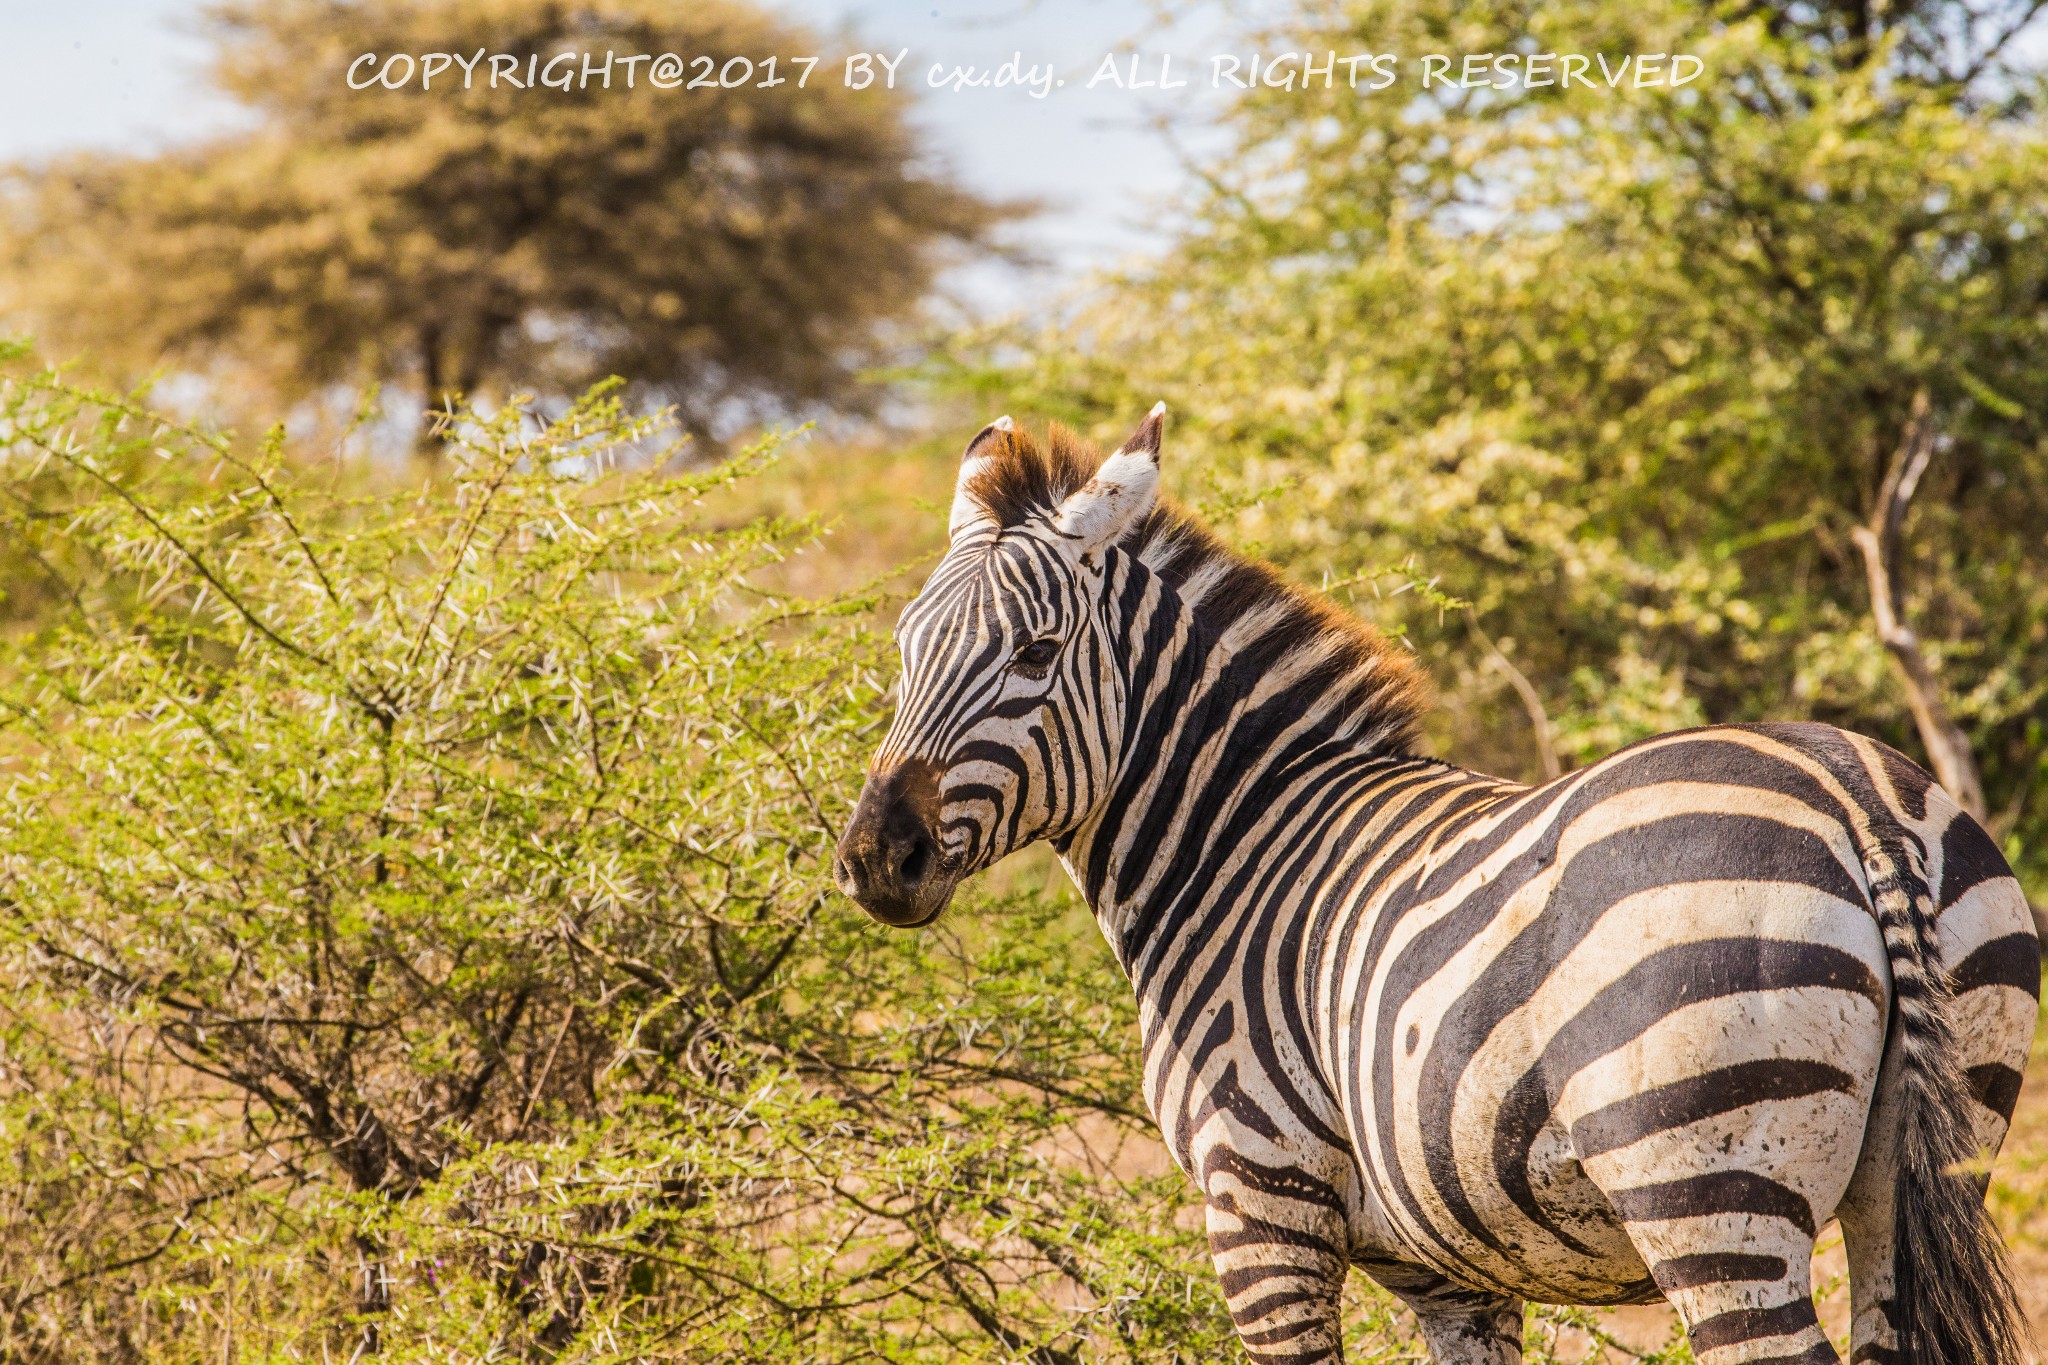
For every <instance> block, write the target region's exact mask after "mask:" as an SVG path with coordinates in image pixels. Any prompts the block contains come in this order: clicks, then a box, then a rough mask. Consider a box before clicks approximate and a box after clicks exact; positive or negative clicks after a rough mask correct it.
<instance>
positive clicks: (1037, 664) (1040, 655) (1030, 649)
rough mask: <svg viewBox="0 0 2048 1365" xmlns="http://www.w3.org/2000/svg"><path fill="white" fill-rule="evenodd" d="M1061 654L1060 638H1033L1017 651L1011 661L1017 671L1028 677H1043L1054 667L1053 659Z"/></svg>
mask: <svg viewBox="0 0 2048 1365" xmlns="http://www.w3.org/2000/svg"><path fill="white" fill-rule="evenodd" d="M1059 656H1060V642H1059V641H1058V640H1033V641H1032V642H1031V643H1030V644H1028V645H1026V646H1024V648H1022V649H1020V650H1018V651H1017V657H1016V658H1015V659H1013V660H1012V661H1011V662H1012V663H1013V664H1014V665H1015V667H1016V669H1017V671H1018V672H1019V673H1022V674H1023V675H1024V676H1025V677H1027V678H1042V677H1044V676H1045V674H1046V670H1048V669H1050V668H1051V667H1052V661H1053V660H1054V659H1057V658H1059Z"/></svg>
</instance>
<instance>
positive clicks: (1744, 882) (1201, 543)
mask: <svg viewBox="0 0 2048 1365" xmlns="http://www.w3.org/2000/svg"><path fill="white" fill-rule="evenodd" d="M1159 422H1160V410H1158V409H1155V410H1154V413H1153V415H1152V416H1151V417H1150V418H1148V419H1147V422H1146V423H1145V425H1143V426H1141V427H1140V429H1139V432H1138V433H1137V434H1136V435H1135V436H1134V437H1133V438H1132V439H1131V440H1130V441H1127V442H1126V443H1125V446H1124V447H1123V449H1121V450H1120V451H1119V452H1118V453H1117V454H1115V455H1113V456H1112V457H1111V458H1110V459H1109V460H1108V461H1107V462H1104V463H1102V464H1101V466H1100V467H1099V468H1096V467H1095V465H1094V463H1093V461H1092V458H1090V457H1088V456H1087V455H1086V453H1085V451H1082V450H1080V449H1079V448H1078V447H1076V446H1075V445H1074V444H1073V443H1071V441H1068V440H1066V439H1065V438H1061V437H1056V438H1055V443H1054V447H1053V448H1052V449H1051V450H1050V451H1040V450H1039V449H1038V448H1037V447H1036V446H1035V445H1033V444H1032V443H1031V442H1029V441H1028V440H1026V439H1025V438H1024V437H1023V436H1022V434H1021V433H1018V432H1016V431H1015V430H1014V429H1012V428H1010V427H1009V426H1008V425H1007V424H998V425H996V426H992V427H991V428H989V429H987V430H985V431H984V432H983V433H982V434H981V435H980V436H978V437H977V438H976V441H975V443H974V444H973V445H971V446H970V448H969V452H968V458H967V461H966V462H965V467H964V469H963V476H962V480H961V490H960V493H959V497H958V499H957V500H956V503H955V510H954V519H953V530H954V538H953V544H952V546H951V549H950V552H949V553H948V555H947V556H946V559H945V561H944V562H943V563H942V564H941V565H940V567H939V569H938V571H937V572H936V573H935V574H934V575H933V577H932V579H931V581H930V583H928V584H927V585H926V587H925V589H924V591H923V592H922V593H921V594H920V596H919V598H918V599H917V601H916V602H915V603H914V604H913V605H912V606H911V607H910V609H909V610H908V611H907V612H906V613H905V616H904V620H903V623H902V625H901V627H900V631H899V634H900V639H901V643H902V649H903V657H904V665H905V673H904V681H903V689H902V699H901V704H900V707H899V714H898V717H897V720H896V723H895V726H894V728H893V729H892V730H891V732H890V734H889V736H888V738H887V740H886V741H885V742H884V744H883V746H882V748H881V750H880V752H879V753H878V754H877V756H876V759H875V762H874V765H873V767H872V768H871V776H870V780H869V787H868V790H867V791H866V792H864V794H863V797H862V802H861V805H860V807H859V808H858V809H857V811H856V815H855V818H854V821H853V822H852V825H851V826H850V827H849V830H848V833H847V836H846V840H845V842H844V843H843V844H842V849H841V854H842V865H841V878H842V884H843V885H845V886H846V887H847V888H848V890H849V891H850V892H852V893H853V894H855V895H856V896H857V897H859V898H860V899H861V900H862V901H863V903H864V904H867V905H869V906H870V908H871V909H873V910H874V912H875V913H876V914H877V915H878V916H880V917H882V918H885V919H887V920H888V921H889V922H891V923H912V922H919V923H921V922H925V921H926V920H928V919H929V918H931V917H932V916H934V915H936V914H937V913H938V912H939V910H942V909H943V908H944V905H945V903H946V901H947V899H949V898H950V895H951V892H952V888H953V886H954V885H956V884H957V882H958V881H959V880H960V879H961V878H962V877H964V876H966V875H968V874H970V873H971V872H973V871H975V870H978V869H980V868H983V867H986V866H988V865H989V864H990V863H992V862H994V861H995V860H997V859H998V858H1000V857H1002V856H1003V855H1004V854H1006V853H1008V852H1010V851H1012V850H1014V849H1016V848H1018V847H1020V846H1022V845H1023V844H1025V843H1028V842H1031V841H1033V840H1036V839H1048V840H1050V841H1052V843H1053V844H1054V846H1055V847H1056V848H1057V849H1058V850H1059V851H1060V853H1061V855H1062V857H1063V858H1064V859H1065V861H1066V864H1067V866H1068V868H1069V869H1070V870H1071V871H1072V873H1073V875H1074V877H1075V880H1076V881H1077V883H1078V884H1079V885H1080V887H1081V888H1082V890H1083V892H1084V893H1085V895H1086V896H1087V899H1088V902H1089V904H1090V905H1091V906H1092V907H1093V908H1094V909H1095V911H1096V914H1097V916H1098V918H1099V919H1100V921H1101V924H1102V927H1103V931H1104V933H1105V934H1106V935H1107V937H1108V940H1109V942H1110V945H1111V947H1112V948H1113V949H1114V950H1115V952H1116V954H1117V956H1118V958H1119V960H1120V961H1121V962H1122V963H1123V965H1124V967H1125V969H1126V970H1127V971H1128V972H1129V974H1130V977H1131V980H1132V983H1133V985H1134V987H1135V988H1136V990H1137V993H1138V998H1139V1003H1140V1027H1141V1033H1142V1037H1143V1042H1144V1048H1145V1076H1146V1088H1147V1094H1148V1098H1149V1100H1150V1102H1151V1106H1152V1109H1153V1112H1154V1114H1155V1115H1156V1116H1157V1118H1158V1120H1159V1123H1160V1126H1161V1129H1162V1131H1163V1132H1164V1134H1165V1137H1166V1139H1167V1142H1168V1144H1169V1145H1170V1147H1171V1148H1172V1151H1173V1153H1174V1156H1175V1157H1176V1159H1177V1160H1178V1161H1179V1162H1180V1164H1181V1165H1182V1166H1183V1168H1185V1169H1186V1170H1187V1171H1188V1173H1189V1174H1190V1176H1191V1177H1192V1178H1193V1179H1194V1181H1195V1183H1196V1184H1197V1185H1198V1186H1199V1187H1200V1189H1201V1191H1202V1194H1203V1196H1204V1198H1205V1200H1206V1203H1207V1209H1208V1228H1209V1237H1210V1243H1211V1247H1212V1250H1213V1252H1214V1255H1215V1260H1216V1266H1217V1270H1218V1274H1219V1276H1220V1277H1221V1281H1222V1285H1223V1289H1224V1292H1225V1294H1226V1295H1227V1297H1228V1300H1229V1304H1230V1308H1231V1312H1232V1314H1233V1316H1234V1317H1235V1319H1236V1321H1237V1324H1238V1327H1239V1329H1240V1332H1241V1334H1242V1336H1243V1340H1244V1343H1245V1345H1246V1347H1247V1349H1248V1350H1250V1351H1251V1352H1252V1354H1253V1355H1254V1356H1256V1357H1258V1358H1260V1359H1262V1360H1274V1361H1281V1360H1287V1361H1319V1360H1332V1359H1335V1358H1337V1356H1338V1355H1339V1353H1340V1349H1341V1348H1340V1343H1339V1323H1338V1319H1337V1302H1338V1293H1339V1289H1340V1287H1341V1284H1342V1281H1343V1278H1344V1276H1345V1274H1346V1273H1347V1272H1348V1270H1349V1269H1351V1268H1353V1267H1357V1268H1359V1269H1362V1270H1363V1271H1364V1272H1365V1273H1367V1274H1369V1275H1371V1276H1372V1277H1373V1278H1374V1279H1375V1280H1377V1281H1378V1282H1379V1283H1381V1284H1382V1285H1384V1286H1385V1287H1386V1288H1388V1289H1389V1290H1391V1291H1392V1292H1394V1293H1396V1294H1398V1295H1400V1296H1401V1297H1402V1298H1403V1299H1404V1300H1406V1301H1407V1302H1408V1303H1409V1304H1410V1305H1411V1306H1413V1307H1414V1309H1415V1310H1416V1312H1417V1313H1418V1315H1419V1317H1420V1321H1421V1323H1422V1326H1423V1328H1424V1331H1425V1332H1426V1334H1427V1336H1428V1339H1429V1342H1430V1347H1431V1351H1432V1353H1433V1355H1434V1357H1435V1358H1436V1360H1437V1361H1439V1362H1440V1363H1448V1362H1466V1361H1472V1362H1479V1361H1486V1362H1508V1361H1513V1360H1515V1359H1517V1358H1519V1354H1520V1341H1521V1311H1520V1310H1521V1305H1522V1302H1523V1301H1524V1300H1528V1299H1537V1300H1542V1301H1548V1302H1566V1303H1591V1304H1614V1303H1631V1302H1643V1301H1648V1300H1653V1299H1655V1298H1658V1297H1664V1298H1668V1299H1669V1300H1670V1301H1671V1302H1672V1303H1673V1304H1674V1305H1675V1306H1676V1307H1677V1309H1678V1310H1679V1312H1680V1314H1681V1315H1682V1316H1683V1317H1684V1319H1685V1322H1686V1324H1687V1327H1688V1330H1689V1332H1690V1335H1691V1339H1692V1344H1693V1349H1694V1351H1695V1353H1696V1354H1697V1355H1698V1356H1699V1358H1700V1359H1701V1360H1702V1361H1703V1362H1706V1365H1734V1363H1735V1362H1747V1361H1815V1362H1818V1361H1828V1360H1832V1359H1834V1358H1835V1354H1834V1350H1833V1347H1832V1346H1831V1345H1830V1344H1829V1343H1828V1341H1827V1339H1826V1337H1825V1335H1824V1334H1823V1332H1822V1331H1821V1328H1820V1326H1819V1324H1818V1322H1817V1320H1816V1318H1815V1314H1814V1310H1813V1306H1812V1302H1811V1286H1810V1284H1809V1271H1808V1266H1809V1258H1810V1256H1811V1253H1812V1249H1813V1244H1814V1240H1815V1236H1816V1234H1817V1232H1818V1230H1819V1228H1820V1227H1821V1225H1822V1224H1824V1223H1825V1222H1827V1221H1828V1220H1829V1219H1830V1218H1839V1219H1840V1220H1841V1223H1842V1226H1843V1228H1844V1231H1845V1234H1846V1240H1847V1244H1848V1251H1849V1258H1850V1267H1851V1283H1852V1292H1853V1297H1854V1314H1855V1331H1854V1343H1853V1359H1854V1360H1856V1361H1859V1362H1861V1361H1866V1360H1868V1361H1876V1362H1880V1363H1881V1365H1883V1363H1886V1362H1893V1361H1905V1360H1911V1361H1925V1362H1940V1363H1941V1365H1948V1363H1949V1362H1957V1363H1958V1365H1959V1363H1960V1362H1962V1361H1966V1360H2001V1361H2002V1360H2008V1359H2016V1358H2017V1354H2016V1349H2017V1348H2016V1344H2015V1339H2014V1336H2013V1332H2014V1330H2015V1329H2014V1328H2013V1326H2012V1302H2011V1292H2010V1289H2009V1287H2007V1284H2006V1280H2005V1277H2004V1271H2003V1268H2002V1262H2001V1259H2000V1253H1999V1250H1998V1247H1997V1244H1996V1241H1995V1239H1994V1238H1993V1237H1992V1235H1991V1234H1990V1232H1989V1229H1988V1223H1987V1221H1986V1219H1985V1217H1984V1214H1983V1212H1982V1207H1981V1196H1982V1188H1981V1182H1978V1181H1974V1180H1973V1179H1972V1178H1971V1177H1969V1176H1968V1175H1965V1174H1957V1173H1956V1172H1955V1171H1954V1170H1953V1169H1952V1168H1953V1167H1954V1166H1955V1165H1956V1164H1957V1163H1959V1162H1966V1161H1968V1160H1969V1159H1970V1158H1972V1157H1974V1156H1977V1155H1978V1154H1979V1153H1982V1152H1995V1151H1996V1149H1997V1146H1998V1144H1999V1142H2000V1141H2001V1140H2002V1139H2003V1137H2004V1133H2005V1127H2006V1124H2007V1122H2008V1120H2009V1118H2010V1116H2011V1112H2012V1107H2013V1103H2014V1101H2015V1099H2016V1096H2017V1093H2018V1086H2019V1077H2020V1070H2021V1068H2022V1067H2023V1065H2024V1062H2025V1059H2026V1056H2027V1051H2028V1045H2029V1042H2030V1040H2031V1037H2032V1033H2033V1025H2034V1017H2035V995H2036V993H2037V989H2038V982H2039V967H2038V961H2039V959H2038V950H2037V945H2036V942H2035V938H2034V933H2033V928H2032V922H2031V918H2030V916H2029V913H2028V910H2027V906H2026V902H2025V900H2024V898H2023V897H2022V896H2021V894H2020V892H2019V889H2018V886H2017V884H2016V883H2015V882H2014V881H2013V879H2012V876H2011V873H2010V871H2009V869H2008V868H2007V867H2006V864H2005V862H2004V860H2003V858H2002V857H2001V856H2000V854H1999V852H1998V850H1997V849H1996V847H1995V846H1994V845H1993V844H1992V842H1991V841H1990V839H1989V837H1988V836H1987V835H1986V834H1985V833H1984V831H1983V830H1982V829H1980V828H1979V827H1978V826H1977V825H1976V824H1975V823H1974V822H1973V821H1971V820H1970V819H1969V818H1968V817H1967V816H1966V815H1964V814H1963V813H1962V812H1961V811H1960V810H1959V809H1958V808H1957V806H1956V805H1955V803H1954V802H1953V801H1952V800H1950V799H1949V798H1948V796H1947V795H1946V794H1945V793H1944V792H1942V790H1941V789H1940V788H1939V787H1937V786H1935V785H1934V784H1933V782H1932V781H1931V779H1929V778H1928V777H1927V775H1926V774H1925V773H1923V772H1922V771H1921V770H1920V769H1918V768H1916V767H1914V766H1913V765H1912V764H1910V763H1909V762H1907V761H1906V760H1905V759H1903V758H1902V757H1900V756H1899V755H1898V754H1896V753H1894V752H1892V751H1891V750H1889V749H1886V748H1884V747H1883V746H1882V745H1879V744H1877V743H1875V742H1873V741H1870V740H1867V739H1862V738H1859V737H1856V736H1853V735H1849V734H1845V733H1843V732H1841V731H1838V730H1834V729H1831V728H1828V727H1825V726H1819V725H1755V726H1726V727H1715V728H1711V729H1706V730H1698V731H1691V732H1687V733H1684V734H1677V735H1669V736H1665V737H1662V738H1659V739H1654V740H1650V741H1647V742H1645V743H1642V744H1638V745H1636V746H1634V747H1632V748H1630V749H1627V750H1624V751H1622V752H1621V753H1618V754H1616V755H1614V756H1612V757H1610V758H1608V759H1606V760H1605V761H1603V762H1600V763H1598V764H1595V765H1593V766H1591V767H1588V768H1586V769H1583V770H1581V771H1579V772H1576V773H1573V774H1571V775H1569V776H1567V777H1565V778H1562V779H1560V780H1558V781H1555V782H1551V783H1548V784H1546V785H1544V786H1541V787H1535V788H1528V787H1523V786H1520V785H1518V784H1514V783H1507V782H1502V781H1498V780H1495V779H1493V778H1488V777H1482V776H1478V775H1476V774H1472V773H1469V772H1464V771H1461V770H1458V769H1456V768H1452V767H1450V766H1448V765H1445V764H1443V763H1439V762H1436V761H1433V760H1429V759H1424V758H1417V757H1414V756H1413V755H1411V754H1410V753H1409V752H1408V751H1407V746H1408V743H1409V738H1410V734H1411V732H1412V727H1413V724H1414V722H1415V717H1416V714H1417V712H1418V709H1419V703H1418V701H1417V697H1418V696H1419V688H1418V686H1417V684H1416V681H1415V679H1414V677H1413V676H1412V671H1411V669H1410V666H1409V665H1408V664H1407V662H1406V661H1405V659H1404V658H1403V656H1401V655H1400V654H1399V652H1398V651H1396V650H1394V649H1392V648H1391V647H1389V646H1387V645H1386V644H1385V643H1384V642H1383V641H1380V640H1378V639H1377V638H1376V637H1374V636H1372V635H1371V634H1370V633H1369V632H1365V631H1364V630H1363V629H1362V628H1360V627H1357V626H1356V625H1353V624H1349V623H1347V622H1346V621H1344V620H1343V619H1342V618H1341V617H1339V616H1338V615H1337V614H1336V613H1335V612H1334V611H1333V610H1332V609H1331V608H1329V607H1328V605H1327V604H1324V603H1321V602H1319V601H1316V600H1314V599H1311V598H1309V597H1308V596H1306V595H1305V594H1302V593H1300V592H1299V591H1297V590H1295V589H1292V588H1289V587H1287V586H1286V585H1285V584H1283V583H1281V582H1280V581H1279V580H1278V579H1277V578H1276V577H1275V576H1273V575H1272V574H1271V573H1270V571H1268V570H1265V569H1264V568H1262V567H1260V566H1257V565H1252V564H1249V563H1247V562H1246V561H1244V560H1242V559H1241V558H1239V557H1237V556H1234V555H1232V554H1230V553H1229V552H1228V551H1225V550H1223V549H1222V548H1221V547H1220V546H1218V545H1217V544H1216V543H1215V542H1214V541H1213V540H1212V539H1211V538H1209V537H1208V536H1207V535H1206V534H1205V533H1204V532H1202V531H1201V529H1200V528H1199V527H1197V526H1195V525H1194V524H1193V523H1192V522H1190V521H1189V520H1188V519H1187V518H1186V517H1185V516H1183V515H1181V514H1179V513H1177V512H1174V511H1172V510H1171V509H1167V508H1164V507H1161V506H1159V505H1157V503H1156V483H1157V472H1156V471H1157V454H1158V446H1159ZM906 773H908V774H913V775H915V777H916V780H915V781H912V780H910V779H907V778H905V777H904V776H903V774H906ZM905 793H909V795H906V794H905ZM920 831H923V833H920ZM927 835H928V836H929V838H930V839H931V840H932V841H934V843H935V852H934V854H933V855H932V856H931V857H929V858H926V857H923V856H920V855H918V854H917V853H916V848H917V847H920V845H918V844H917V840H918V839H920V838H924V837H926V836H927ZM906 850H910V851H909V852H906ZM913 874H914V875H913Z"/></svg>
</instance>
